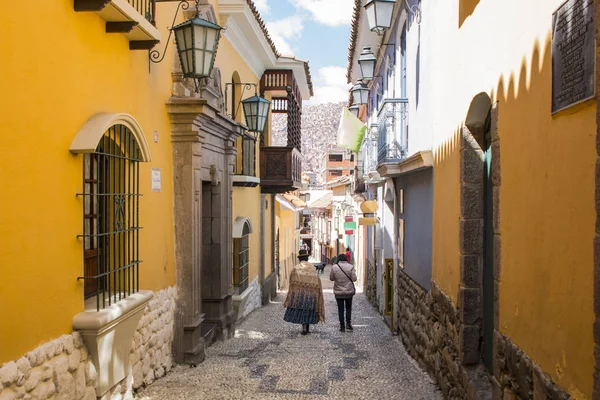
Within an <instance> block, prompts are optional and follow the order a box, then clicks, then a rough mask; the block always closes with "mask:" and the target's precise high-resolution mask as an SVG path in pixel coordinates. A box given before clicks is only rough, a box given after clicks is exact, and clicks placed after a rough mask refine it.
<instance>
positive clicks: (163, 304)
mask: <svg viewBox="0 0 600 400" xmlns="http://www.w3.org/2000/svg"><path fill="white" fill-rule="evenodd" d="M175 295H176V290H175V288H167V289H164V290H161V291H159V292H157V293H155V295H154V298H153V299H152V300H151V301H150V303H148V305H147V306H146V309H145V310H144V315H143V316H142V318H141V320H140V322H139V324H138V327H137V331H136V333H135V334H134V338H133V343H132V350H131V353H130V361H131V365H130V373H129V374H128V376H127V378H125V379H124V380H123V381H121V382H119V383H118V384H117V385H115V386H114V387H113V388H112V389H110V390H109V391H108V392H107V393H106V394H105V395H104V396H103V397H102V398H101V400H105V399H106V400H108V399H132V398H133V392H134V390H136V389H138V388H140V387H142V386H145V385H148V384H150V383H152V382H153V381H154V380H156V379H158V378H160V377H162V376H164V375H165V374H166V373H167V372H168V371H169V370H170V369H171V367H172V366H173V358H172V350H171V348H172V343H173V323H174V315H175ZM96 385H97V371H96V367H95V366H94V363H93V361H92V359H91V357H90V355H89V352H88V349H87V348H86V346H85V344H84V343H83V339H82V338H81V335H80V334H79V332H73V333H71V334H68V335H62V336H61V337H59V338H57V339H54V340H51V341H49V342H47V343H44V344H43V345H41V346H39V347H37V348H35V349H33V350H32V351H30V352H28V353H27V354H25V355H24V356H23V357H21V358H19V359H18V360H15V361H9V362H7V363H4V364H3V365H2V366H1V367H0V399H2V400H4V399H10V400H17V399H55V400H82V399H84V400H96Z"/></svg>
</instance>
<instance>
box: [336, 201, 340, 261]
mask: <svg viewBox="0 0 600 400" xmlns="http://www.w3.org/2000/svg"><path fill="white" fill-rule="evenodd" d="M335 213H336V214H337V224H336V226H335V233H336V237H335V253H336V256H335V257H336V259H337V258H338V257H339V256H340V216H341V215H342V209H341V208H338V209H336V210H335Z"/></svg>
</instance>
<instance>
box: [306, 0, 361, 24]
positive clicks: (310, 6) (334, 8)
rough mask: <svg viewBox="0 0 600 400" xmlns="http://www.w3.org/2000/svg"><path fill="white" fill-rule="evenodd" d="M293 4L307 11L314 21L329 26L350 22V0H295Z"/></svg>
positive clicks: (351, 8)
mask: <svg viewBox="0 0 600 400" xmlns="http://www.w3.org/2000/svg"><path fill="white" fill-rule="evenodd" d="M295 5H296V7H298V8H301V9H304V10H306V11H309V12H310V13H311V14H312V17H313V19H314V20H315V21H316V22H318V23H320V24H323V25H329V26H339V25H345V24H350V22H351V20H352V12H353V10H354V2H353V1H352V0H295Z"/></svg>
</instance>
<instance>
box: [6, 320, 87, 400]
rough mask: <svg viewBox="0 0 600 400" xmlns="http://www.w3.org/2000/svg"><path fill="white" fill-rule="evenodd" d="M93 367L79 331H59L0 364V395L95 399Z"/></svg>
mask: <svg viewBox="0 0 600 400" xmlns="http://www.w3.org/2000/svg"><path fill="white" fill-rule="evenodd" d="M96 378H97V373H96V367H94V363H93V362H92V359H91V357H90V356H89V353H88V351H87V348H86V347H85V345H84V344H83V339H82V338H81V335H80V334H79V332H73V333H71V334H69V335H63V336H61V337H59V338H58V339H54V340H51V341H50V342H47V343H44V344H43V345H41V346H39V347H37V348H35V349H34V350H32V351H30V352H29V353H27V354H25V355H24V356H23V357H21V358H19V359H18V360H16V361H9V362H7V363H5V364H4V365H2V368H0V398H1V399H48V398H52V399H64V400H81V399H85V400H95V399H96Z"/></svg>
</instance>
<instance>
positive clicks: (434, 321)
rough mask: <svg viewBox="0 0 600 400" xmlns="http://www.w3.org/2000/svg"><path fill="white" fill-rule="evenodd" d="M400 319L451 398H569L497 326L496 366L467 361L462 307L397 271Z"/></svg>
mask: <svg viewBox="0 0 600 400" xmlns="http://www.w3.org/2000/svg"><path fill="white" fill-rule="evenodd" d="M397 277H398V279H397V286H396V290H397V293H398V309H397V312H396V316H395V317H396V321H398V330H399V334H400V337H401V338H402V342H403V343H404V346H405V347H406V350H407V351H408V353H409V354H410V355H411V356H412V357H413V358H414V359H415V360H417V362H418V363H419V364H420V365H421V367H422V368H423V369H425V370H426V371H428V372H429V374H430V375H431V376H432V377H433V378H434V379H435V380H436V381H437V383H438V385H439V386H440V389H441V390H442V392H443V394H444V398H446V399H457V400H458V399H469V400H471V399H492V398H493V399H494V400H520V399H535V400H538V399H539V400H542V399H543V400H566V399H570V397H569V395H568V394H567V393H566V392H565V391H564V390H562V389H561V388H559V387H558V386H557V385H556V383H555V382H553V381H552V379H551V378H550V376H548V375H547V374H545V373H544V372H543V371H542V369H541V368H540V367H539V366H538V365H536V364H534V363H533V362H532V361H531V360H530V359H529V357H528V356H527V355H526V354H525V353H523V351H521V350H520V349H519V348H518V347H517V346H516V345H515V344H514V343H513V342H512V341H511V340H510V338H508V337H506V336H504V335H502V334H499V333H498V332H495V339H494V353H495V355H494V371H495V376H494V377H490V376H489V375H488V373H487V371H486V370H485V369H484V368H483V366H482V365H478V366H464V365H462V364H461V362H460V358H459V353H458V345H457V344H458V343H459V339H460V338H459V335H458V331H459V325H458V324H460V321H459V318H458V310H457V308H456V306H455V305H454V303H453V302H452V300H451V299H450V297H448V296H447V295H446V294H445V293H444V292H443V291H442V290H441V289H440V288H439V287H438V286H437V284H436V283H435V282H434V281H432V283H431V291H430V292H427V291H426V290H424V289H423V288H422V287H420V286H419V285H417V284H416V283H415V282H414V281H413V280H412V279H411V278H410V277H408V276H407V275H406V274H405V273H404V272H402V271H399V272H398V274H397Z"/></svg>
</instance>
